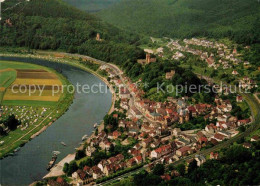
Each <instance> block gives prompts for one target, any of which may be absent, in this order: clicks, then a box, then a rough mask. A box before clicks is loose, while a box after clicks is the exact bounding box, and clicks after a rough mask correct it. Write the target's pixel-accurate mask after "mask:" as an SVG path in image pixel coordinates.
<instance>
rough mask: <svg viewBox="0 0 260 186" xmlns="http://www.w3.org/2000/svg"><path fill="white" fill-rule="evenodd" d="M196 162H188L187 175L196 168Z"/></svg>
mask: <svg viewBox="0 0 260 186" xmlns="http://www.w3.org/2000/svg"><path fill="white" fill-rule="evenodd" d="M197 167H198V166H197V161H196V160H193V161H192V162H190V164H189V167H188V173H189V174H190V173H191V172H192V171H194V170H195V169H196V168H197Z"/></svg>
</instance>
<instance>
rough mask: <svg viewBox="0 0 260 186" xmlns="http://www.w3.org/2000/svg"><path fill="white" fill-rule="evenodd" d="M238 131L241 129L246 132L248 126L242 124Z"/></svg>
mask: <svg viewBox="0 0 260 186" xmlns="http://www.w3.org/2000/svg"><path fill="white" fill-rule="evenodd" d="M238 131H239V132H240V133H242V132H245V131H246V127H245V126H244V125H241V126H240V127H239V128H238Z"/></svg>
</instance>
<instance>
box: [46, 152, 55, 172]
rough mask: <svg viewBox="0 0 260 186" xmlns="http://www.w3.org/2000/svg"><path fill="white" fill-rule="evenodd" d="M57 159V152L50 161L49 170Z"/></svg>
mask: <svg viewBox="0 0 260 186" xmlns="http://www.w3.org/2000/svg"><path fill="white" fill-rule="evenodd" d="M56 160H57V154H53V156H52V158H51V161H50V162H49V163H48V166H47V171H49V170H50V169H51V168H52V167H53V166H54V164H55V162H56Z"/></svg>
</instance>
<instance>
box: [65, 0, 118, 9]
mask: <svg viewBox="0 0 260 186" xmlns="http://www.w3.org/2000/svg"><path fill="white" fill-rule="evenodd" d="M63 1H65V2H67V3H69V4H71V5H73V6H75V7H77V8H79V9H81V10H84V11H87V12H98V11H100V10H102V9H104V8H108V7H110V6H112V5H113V4H114V3H117V2H119V1H120V0H63Z"/></svg>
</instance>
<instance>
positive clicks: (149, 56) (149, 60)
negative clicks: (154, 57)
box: [146, 53, 151, 63]
mask: <svg viewBox="0 0 260 186" xmlns="http://www.w3.org/2000/svg"><path fill="white" fill-rule="evenodd" d="M150 62H151V54H149V53H147V54H146V63H150Z"/></svg>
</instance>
